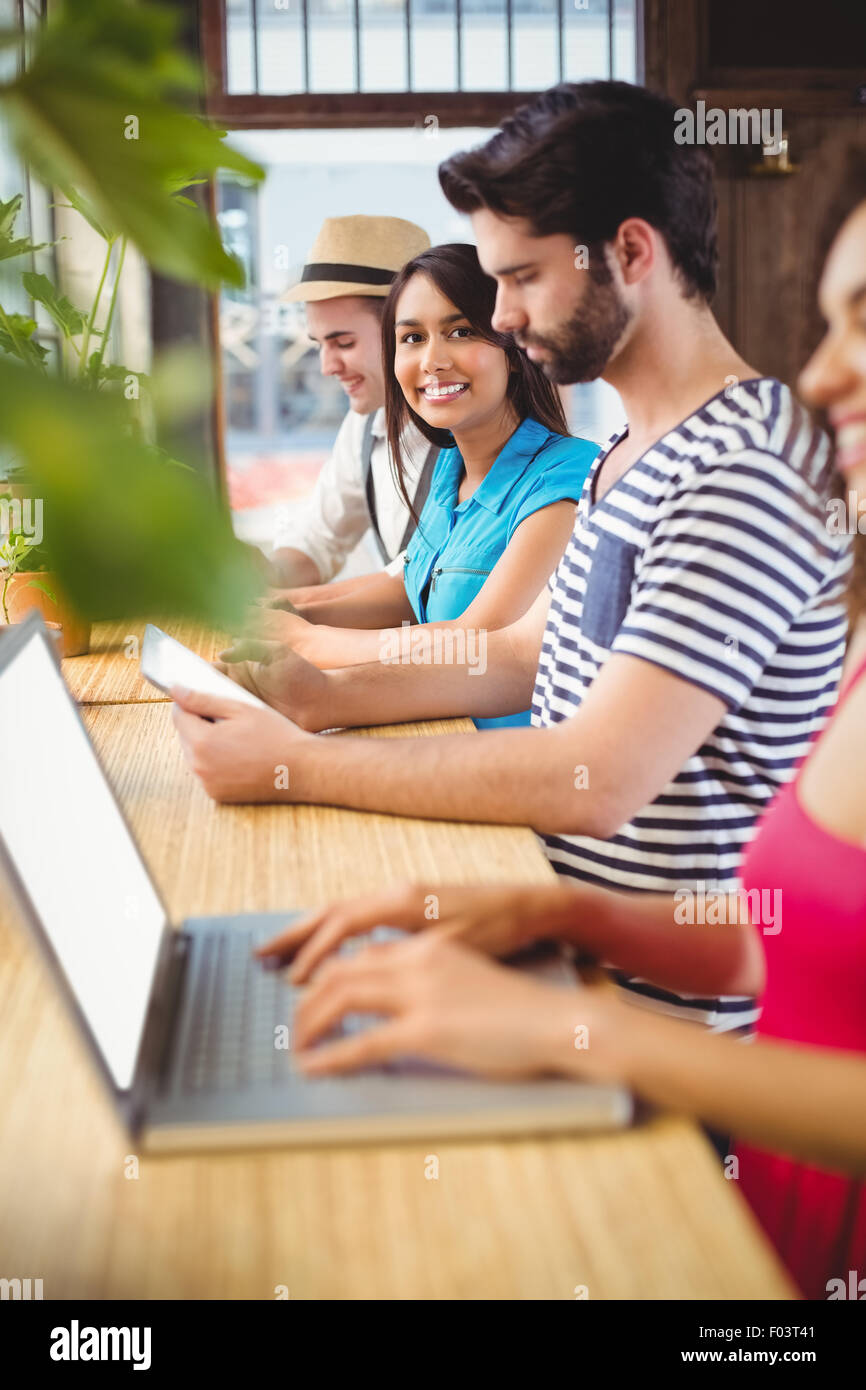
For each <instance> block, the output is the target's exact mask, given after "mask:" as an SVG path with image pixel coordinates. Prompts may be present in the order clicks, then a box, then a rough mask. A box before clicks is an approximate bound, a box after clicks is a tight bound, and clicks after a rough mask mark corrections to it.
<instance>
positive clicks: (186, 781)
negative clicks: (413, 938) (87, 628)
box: [0, 703, 792, 1299]
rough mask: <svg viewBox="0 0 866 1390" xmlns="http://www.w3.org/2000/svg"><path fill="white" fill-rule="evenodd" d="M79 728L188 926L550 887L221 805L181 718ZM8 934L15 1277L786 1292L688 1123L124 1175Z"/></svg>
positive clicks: (132, 1282)
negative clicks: (396, 890)
mask: <svg viewBox="0 0 866 1390" xmlns="http://www.w3.org/2000/svg"><path fill="white" fill-rule="evenodd" d="M86 722H87V724H88V727H89V728H90V730H91V732H92V735H93V738H94V742H95V744H96V746H97V748H98V749H99V751H100V753H101V755H102V756H103V758H104V759H105V762H106V766H107V768H108V771H109V775H110V777H111V778H112V781H113V782H114V785H115V786H116V788H117V790H118V792H119V794H120V797H121V800H122V801H123V803H124V805H125V807H126V809H127V811H128V814H129V816H130V819H131V822H132V825H133V828H134V830H135V832H136V834H137V835H138V837H139V838H140V841H141V844H142V847H143V850H144V853H145V856H146V858H147V859H148V862H149V864H150V866H151V869H152V871H153V873H154V875H155V877H156V879H157V881H158V882H159V884H160V886H161V888H162V890H163V892H164V895H165V897H166V899H167V902H168V905H169V908H170V910H171V913H172V915H173V916H175V917H180V916H185V915H191V914H194V913H202V912H224V911H235V910H239V909H243V908H248V909H279V908H283V907H285V908H291V907H294V906H296V905H303V904H312V903H316V902H321V901H322V900H323V899H325V898H327V897H330V896H333V895H335V894H342V893H349V892H358V891H363V890H365V889H369V888H373V887H374V886H376V885H381V884H384V883H387V882H389V881H392V880H394V879H397V878H405V877H406V876H412V877H416V878H429V879H430V880H432V881H437V880H438V881H442V880H444V879H449V880H451V881H467V882H468V881H478V880H488V881H489V880H496V881H503V880H505V881H508V880H512V881H521V882H526V881H532V880H543V879H545V878H548V877H549V876H550V873H551V870H550V868H549V866H548V865H547V862H546V860H545V859H544V858H543V856H542V855H541V853H540V851H539V850H538V848H537V845H536V842H535V839H534V837H533V836H532V835H531V834H530V832H529V831H526V830H520V829H509V828H503V827H492V826H491V827H485V826H465V825H460V826H457V825H449V824H442V823H435V822H425V821H414V820H413V821H410V820H403V819H400V818H397V817H389V816H381V815H359V814H356V813H354V812H350V811H340V810H333V809H327V808H326V809H315V808H308V807H298V808H287V807H219V806H215V805H214V804H213V803H212V802H210V801H209V800H208V798H207V797H206V796H205V795H204V793H203V792H202V790H201V788H200V787H199V786H198V785H197V783H196V782H195V781H194V780H193V778H192V776H191V775H190V774H189V772H188V771H187V769H186V767H185V766H184V764H183V762H182V760H181V757H180V753H179V750H178V747H177V744H176V740H175V738H174V734H173V729H172V726H171V720H170V711H169V708H168V706H167V705H165V704H164V703H152V704H146V705H126V706H119V707H118V706H115V707H111V706H106V707H97V708H91V709H88V710H87V711H86ZM427 727H428V728H431V727H432V726H427ZM405 731H406V730H405V729H404V730H400V732H405ZM417 731H418V732H423V731H424V729H423V728H422V729H420V730H417ZM384 732H385V734H386V735H387V732H388V731H384ZM9 916H10V914H9V912H8V910H6V909H5V908H4V910H3V911H2V912H0V917H2V918H3V921H2V924H0V925H2V930H0V1018H2V1030H3V1045H2V1049H0V1114H2V1124H0V1266H2V1267H0V1275H3V1276H5V1277H15V1276H17V1277H21V1278H26V1277H30V1278H42V1279H43V1281H44V1293H45V1297H46V1298H122V1299H124V1298H261V1299H271V1298H273V1297H274V1296H275V1289H276V1288H277V1286H286V1287H287V1288H288V1291H289V1295H290V1297H292V1298H316V1299H336V1298H364V1299H372V1298H389V1299H392V1298H393V1299H402V1298H421V1299H437V1298H470V1299H476V1298H479V1299H488V1298H508V1299H524V1298H531V1299H571V1298H574V1297H575V1293H574V1290H575V1288H576V1287H578V1286H585V1287H586V1288H587V1290H588V1293H589V1297H590V1298H591V1299H599V1298H641V1299H643V1298H669V1299H698V1298H708V1299H709V1298H711V1299H714V1298H723V1299H726V1298H745V1299H761V1298H785V1297H790V1296H791V1294H792V1289H791V1286H790V1284H789V1283H788V1281H787V1279H786V1278H785V1276H784V1274H783V1273H782V1272H781V1270H780V1268H779V1266H778V1264H777V1262H776V1260H775V1258H774V1256H773V1255H772V1253H771V1252H770V1250H769V1248H768V1246H767V1244H766V1242H765V1241H764V1240H763V1237H762V1236H761V1235H760V1234H759V1232H758V1229H757V1227H756V1224H755V1222H754V1220H753V1219H752V1217H751V1215H750V1214H749V1212H748V1210H747V1208H746V1206H745V1204H744V1203H743V1202H742V1201H741V1200H740V1199H739V1197H738V1194H737V1192H736V1190H735V1187H736V1185H735V1184H734V1183H729V1182H726V1181H725V1179H724V1178H723V1176H722V1173H721V1170H720V1167H719V1164H718V1162H717V1161H716V1160H715V1158H714V1156H713V1155H712V1153H711V1150H710V1148H709V1145H708V1144H707V1143H706V1141H705V1140H704V1139H703V1137H702V1136H701V1135H700V1133H699V1131H698V1130H697V1129H696V1128H695V1127H694V1126H693V1125H691V1124H689V1123H686V1122H684V1121H682V1120H677V1119H671V1118H658V1119H655V1120H653V1121H652V1122H651V1123H649V1124H645V1125H642V1126H640V1127H638V1128H636V1129H634V1130H632V1131H629V1132H626V1133H621V1134H616V1135H602V1136H592V1137H590V1136H582V1137H581V1136H576V1137H574V1138H555V1139H526V1140H519V1141H508V1142H483V1143H476V1142H466V1143H438V1142H434V1141H429V1142H427V1143H421V1144H419V1143H409V1144H406V1145H399V1146H390V1147H375V1148H363V1149H361V1148H357V1149H322V1150H309V1151H285V1152H272V1153H265V1154H251V1155H243V1154H240V1155H218V1156H208V1157H195V1156H193V1157H188V1158H187V1157H184V1158H160V1159H150V1158H144V1159H142V1160H141V1162H140V1168H139V1175H138V1177H127V1176H125V1174H126V1173H127V1172H130V1171H132V1169H133V1164H132V1163H131V1161H130V1156H129V1143H128V1140H127V1138H126V1136H125V1135H124V1133H123V1132H122V1130H121V1129H120V1128H119V1126H118V1124H117V1121H116V1119H115V1116H114V1113H113V1111H112V1109H111V1107H110V1104H109V1103H108V1101H107V1100H106V1098H105V1096H104V1093H103V1091H102V1089H101V1086H100V1083H99V1081H98V1080H97V1078H96V1076H95V1074H94V1072H93V1069H92V1067H91V1066H90V1065H88V1064H87V1063H86V1062H85V1059H84V1058H83V1057H82V1055H81V1052H80V1044H79V1042H78V1039H77V1036H76V1034H75V1032H74V1030H73V1028H72V1027H71V1025H70V1024H69V1023H68V1022H67V1019H66V1017H65V1015H64V1014H63V1012H62V1010H61V1009H59V1008H58V1004H57V998H56V994H55V992H54V990H53V989H52V988H50V987H48V986H47V984H46V980H45V977H44V975H43V973H42V968H41V966H40V965H39V962H38V959H37V958H36V957H35V954H34V953H33V952H32V951H30V950H28V949H26V948H25V946H24V945H23V943H22V940H21V938H20V935H19V934H17V933H14V934H13V933H12V932H11V931H10V929H9ZM431 1154H436V1155H437V1156H438V1158H439V1177H438V1179H437V1180H428V1179H427V1178H426V1177H425V1169H426V1168H427V1161H428V1158H429V1155H431Z"/></svg>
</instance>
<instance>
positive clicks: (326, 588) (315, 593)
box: [286, 571, 381, 608]
mask: <svg viewBox="0 0 866 1390" xmlns="http://www.w3.org/2000/svg"><path fill="white" fill-rule="evenodd" d="M380 578H381V571H377V572H376V573H375V574H359V575H358V576H357V578H354V579H332V580H331V581H330V583H328V584H310V585H306V586H305V587H303V588H300V589H289V590H287V592H286V597H287V598H289V599H290V600H291V601H292V603H293V604H294V605H295V607H296V608H301V607H305V606H307V605H310V606H317V607H318V605H320V604H326V603H335V602H336V601H337V600H338V599H343V598H345V597H346V595H347V594H353V593H356V592H358V591H359V590H361V589H363V588H364V587H365V586H366V585H368V584H373V583H375V582H376V580H378V579H380Z"/></svg>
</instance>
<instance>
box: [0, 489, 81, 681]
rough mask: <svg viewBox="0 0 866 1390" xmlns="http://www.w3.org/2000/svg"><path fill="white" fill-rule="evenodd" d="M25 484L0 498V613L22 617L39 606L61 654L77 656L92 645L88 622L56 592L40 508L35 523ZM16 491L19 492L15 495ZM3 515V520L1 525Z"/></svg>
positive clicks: (13, 619)
mask: <svg viewBox="0 0 866 1390" xmlns="http://www.w3.org/2000/svg"><path fill="white" fill-rule="evenodd" d="M23 492H26V488H25V487H24V486H23V485H18V486H15V488H14V490H13V491H10V492H7V493H6V495H5V496H3V497H0V613H2V621H3V622H4V623H5V624H7V625H8V624H11V623H18V622H22V621H23V619H24V618H25V617H26V616H27V614H28V613H29V612H30V610H31V609H32V608H38V609H39V611H40V613H41V614H42V616H43V618H44V619H45V622H46V624H47V625H48V626H49V627H50V628H51V629H53V630H54V631H56V633H57V634H58V642H59V649H60V655H61V656H81V655H83V653H84V652H86V651H88V649H89V647H90V623H88V622H85V621H84V620H83V619H81V618H80V617H79V616H78V615H77V613H75V611H74V609H73V608H72V607H71V606H70V604H69V603H68V602H67V601H66V600H64V599H63V597H62V596H61V595H60V587H59V585H58V583H57V577H56V575H54V574H52V573H51V571H50V569H49V568H48V563H47V559H46V556H45V552H44V549H43V546H42V543H41V542H42V537H41V508H40V510H39V512H38V513H37V515H38V516H39V521H38V523H37V525H34V516H33V509H32V506H28V503H30V502H31V501H32V499H30V498H27V497H26V496H25V497H22V496H21V493H23ZM16 494H17V495H16ZM4 514H5V522H6V524H5V525H4Z"/></svg>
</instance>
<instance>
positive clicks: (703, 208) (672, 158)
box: [439, 82, 718, 300]
mask: <svg viewBox="0 0 866 1390" xmlns="http://www.w3.org/2000/svg"><path fill="white" fill-rule="evenodd" d="M677 110H678V108H677V106H676V105H675V103H674V102H672V101H669V100H668V98H667V97H662V96H658V95H656V94H655V93H654V92H649V91H647V90H646V88H645V87H635V86H632V85H631V84H629V83H628V82H579V83H573V82H561V83H560V84H559V86H557V87H551V88H550V90H549V91H546V92H543V93H542V95H541V96H540V97H537V98H536V99H535V100H534V101H531V102H529V103H528V104H527V105H526V106H521V107H520V108H519V109H518V110H517V111H515V112H514V114H513V115H512V116H509V117H508V118H507V119H506V120H505V121H503V122H502V129H501V130H499V131H497V133H496V134H495V135H494V136H493V137H492V139H490V140H488V141H487V143H486V144H484V145H480V146H478V147H477V148H476V149H474V150H468V151H466V152H465V153H463V154H456V155H453V156H452V157H451V159H447V160H446V161H445V163H444V164H441V165H440V166H439V182H440V183H441V185H442V188H443V191H444V193H445V196H446V198H447V199H448V201H449V202H450V203H451V204H452V206H453V207H455V208H457V209H458V211H459V212H475V211H477V209H478V208H482V207H486V208H490V210H491V211H492V212H496V213H499V214H500V215H502V216H506V217H522V218H524V219H525V220H526V221H527V222H528V223H529V225H530V226H531V227H532V229H533V232H534V233H535V235H536V236H539V237H542V236H553V235H555V234H556V233H560V232H562V233H565V234H566V235H568V236H570V237H573V238H574V242H575V245H585V246H587V248H588V249H589V263H590V265H592V264H593V262H594V261H596V260H598V259H601V260H602V261H603V259H604V258H603V255H601V256H599V252H600V251H601V248H602V246H603V244H604V243H605V242H610V241H612V240H613V238H614V237H615V235H616V231H617V228H618V227H619V226H620V224H621V223H622V222H624V221H625V220H626V218H628V217H641V218H643V219H644V221H646V222H648V223H649V224H650V226H651V227H655V229H656V231H657V232H659V233H660V234H661V235H662V236H663V237H664V240H665V244H666V246H667V248H668V252H669V254H670V257H671V261H672V262H673V265H674V267H675V269H676V271H677V274H678V276H679V279H680V282H681V283H682V286H683V289H684V291H685V293H686V295H687V296H688V297H689V298H701V299H704V300H710V299H712V297H713V295H714V293H715V289H716V269H717V264H718V246H717V239H716V195H715V188H714V185H713V168H712V161H711V159H710V156H709V154H708V153H707V151H706V149H705V148H703V147H702V146H700V145H694V144H679V143H677V141H676V140H675V138H674V136H675V131H676V117H677Z"/></svg>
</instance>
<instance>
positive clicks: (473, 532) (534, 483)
mask: <svg viewBox="0 0 866 1390" xmlns="http://www.w3.org/2000/svg"><path fill="white" fill-rule="evenodd" d="M597 453H598V445H597V444H593V443H591V442H590V441H589V440H586V439H573V438H571V437H570V436H565V435H561V434H554V433H553V431H552V430H549V429H548V428H547V427H546V425H542V424H539V422H538V421H537V420H533V419H532V418H531V417H527V418H526V419H525V420H524V421H523V422H522V423H521V424H520V425H518V427H517V429H516V430H515V431H514V433H513V435H512V436H511V438H510V439H509V440H508V442H507V444H506V445H505V447H504V449H503V450H502V452H501V453H500V454H499V455H498V457H497V459H496V461H495V463H494V464H493V467H492V468H491V469H490V471H489V473H488V474H487V476H486V477H485V478H483V479H482V481H481V482H480V483H479V485H478V487H477V488H476V489H475V491H474V492H473V493H472V495H471V496H470V497H467V498H466V499H465V501H463V502H459V501H458V496H457V495H458V490H459V488H460V483H461V481H462V479H463V474H464V467H463V459H462V457H461V454H460V450H459V449H456V448H455V449H443V451H442V453H441V454H440V455H439V458H438V459H437V461H436V466H435V469H434V472H433V481H432V483H431V486H430V493H429V495H428V498H427V501H426V503H425V504H424V510H423V511H422V513H421V518H420V521H419V524H418V528H417V530H416V531H415V534H414V535H413V537H412V539H411V541H410V542H409V547H408V550H407V552H406V561H405V568H404V571H403V578H404V583H405V585H406V594H407V597H408V599H409V602H410V603H411V605H412V608H413V610H414V612H415V616H416V618H417V620H418V622H419V623H436V622H453V621H454V620H455V619H456V618H459V617H460V615H461V614H462V613H464V612H465V611H466V609H467V608H468V607H469V605H470V603H472V601H473V599H474V598H475V597H476V595H477V594H478V593H479V591H480V590H481V589H482V588H483V586H484V583H485V581H486V580H487V577H488V575H489V574H490V572H491V570H492V569H493V568H494V566H495V565H496V562H497V561H498V560H499V558H500V556H501V555H502V553H503V551H504V550H505V548H506V546H507V545H508V543H509V541H510V540H511V537H512V536H513V535H514V532H515V531H516V530H517V528H518V526H519V525H520V523H521V522H522V521H525V520H526V518H527V517H528V516H532V513H533V512H537V511H539V509H540V508H542V507H549V506H550V505H551V503H553V502H562V501H564V500H565V499H566V498H568V499H570V500H571V501H573V502H574V503H575V504H576V503H577V502H578V501H579V499H580V495H581V492H582V490H583V484H584V481H585V479H586V476H587V474H588V473H589V469H590V465H591V463H592V461H593V459H594V458H595V456H596V454H597ZM558 558H559V557H557V559H558ZM552 567H553V566H552ZM467 653H468V648H467ZM529 714H530V712H529V710H525V711H523V712H522V713H521V714H512V715H507V716H505V717H504V718H501V719H477V720H476V721H475V723H476V726H477V727H478V728H479V729H481V728H491V727H502V726H503V725H516V724H528V723H529Z"/></svg>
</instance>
